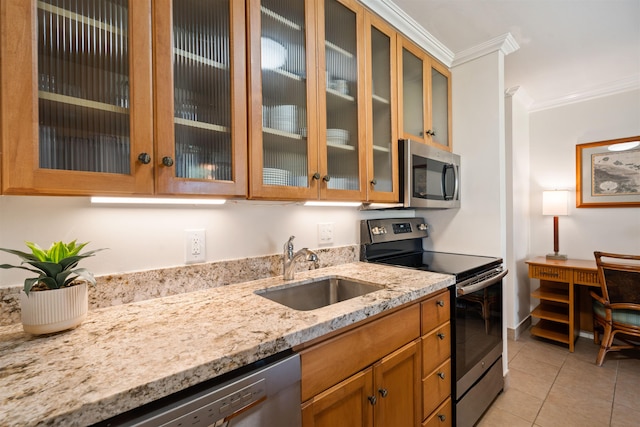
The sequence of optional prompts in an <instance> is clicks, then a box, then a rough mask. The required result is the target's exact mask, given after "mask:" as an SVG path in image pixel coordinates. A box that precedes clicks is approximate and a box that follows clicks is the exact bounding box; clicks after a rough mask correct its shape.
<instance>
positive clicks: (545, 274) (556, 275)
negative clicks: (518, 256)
mask: <svg viewBox="0 0 640 427" xmlns="http://www.w3.org/2000/svg"><path fill="white" fill-rule="evenodd" d="M529 277H531V278H532V279H542V280H551V281H555V282H567V283H569V282H571V269H567V268H560V267H547V266H541V265H529Z"/></svg>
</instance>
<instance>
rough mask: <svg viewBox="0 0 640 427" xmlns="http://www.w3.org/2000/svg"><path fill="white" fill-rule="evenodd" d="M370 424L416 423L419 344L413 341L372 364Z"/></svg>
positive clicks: (393, 426)
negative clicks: (372, 401)
mask: <svg viewBox="0 0 640 427" xmlns="http://www.w3.org/2000/svg"><path fill="white" fill-rule="evenodd" d="M373 370H374V394H375V396H376V399H377V400H376V404H375V405H374V425H375V426H376V427H414V426H417V425H419V424H420V345H419V341H414V342H411V343H409V344H407V345H406V346H404V347H402V348H401V349H399V350H396V351H395V352H393V353H392V354H390V355H389V356H387V357H385V358H384V359H382V360H381V361H380V362H379V363H377V364H376V365H374V367H373Z"/></svg>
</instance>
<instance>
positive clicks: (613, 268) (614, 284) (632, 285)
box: [593, 252, 640, 304]
mask: <svg viewBox="0 0 640 427" xmlns="http://www.w3.org/2000/svg"><path fill="white" fill-rule="evenodd" d="M593 254H594V255H595V257H596V264H597V265H598V278H599V279H600V286H601V288H602V297H603V298H604V299H605V300H606V301H609V303H611V304H616V303H633V304H640V255H623V254H612V253H605V252H594V253H593ZM603 258H604V259H603Z"/></svg>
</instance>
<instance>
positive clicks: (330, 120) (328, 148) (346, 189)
mask: <svg viewBox="0 0 640 427" xmlns="http://www.w3.org/2000/svg"><path fill="white" fill-rule="evenodd" d="M317 10H318V31H317V32H318V35H317V43H318V46H319V47H318V52H317V53H318V71H319V76H318V88H319V90H318V107H317V110H318V131H319V145H320V151H319V165H318V168H319V173H320V176H321V178H320V181H319V186H320V187H319V188H320V198H321V199H330V200H359V201H364V200H365V198H366V189H367V188H366V187H367V186H366V183H365V179H366V163H365V162H366V157H365V149H366V143H365V140H366V138H365V130H366V129H365V116H366V110H365V105H366V102H365V72H364V70H365V67H364V8H363V7H362V6H361V5H360V4H359V3H358V2H357V1H355V0H318V9H317Z"/></svg>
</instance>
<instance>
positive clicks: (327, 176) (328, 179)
mask: <svg viewBox="0 0 640 427" xmlns="http://www.w3.org/2000/svg"><path fill="white" fill-rule="evenodd" d="M322 180H323V181H324V182H329V181H331V177H330V176H329V175H325V176H323V177H322Z"/></svg>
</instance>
